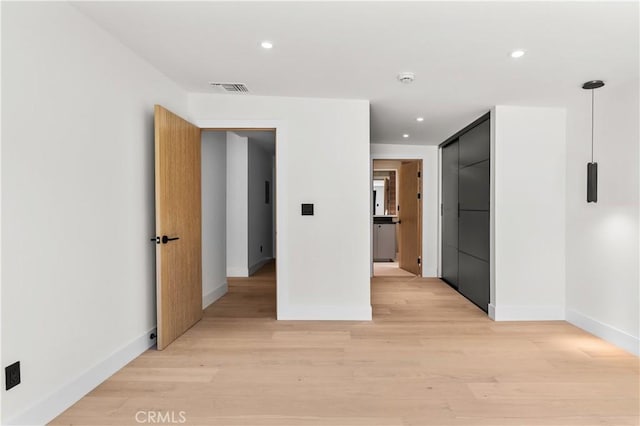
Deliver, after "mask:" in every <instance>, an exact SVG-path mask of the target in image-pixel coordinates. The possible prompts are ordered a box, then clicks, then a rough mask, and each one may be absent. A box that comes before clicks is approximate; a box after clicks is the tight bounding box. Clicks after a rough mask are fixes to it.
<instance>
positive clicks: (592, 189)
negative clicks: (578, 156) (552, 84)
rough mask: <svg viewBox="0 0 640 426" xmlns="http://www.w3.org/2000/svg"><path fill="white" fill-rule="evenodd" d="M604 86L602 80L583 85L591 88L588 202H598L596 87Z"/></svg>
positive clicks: (586, 88) (585, 87) (588, 88)
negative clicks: (595, 142) (595, 139)
mask: <svg viewBox="0 0 640 426" xmlns="http://www.w3.org/2000/svg"><path fill="white" fill-rule="evenodd" d="M602 86H604V81H602V80H591V81H587V82H586V83H584V84H583V85H582V88H583V89H585V90H591V162H590V163H587V203H597V202H598V163H596V162H594V161H593V115H594V93H593V91H594V90H595V89H599V88H601V87H602Z"/></svg>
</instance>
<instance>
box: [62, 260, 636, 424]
mask: <svg viewBox="0 0 640 426" xmlns="http://www.w3.org/2000/svg"><path fill="white" fill-rule="evenodd" d="M275 300H276V299H275V280H274V267H273V264H271V265H268V266H267V267H265V269H263V270H262V271H260V272H258V273H257V274H256V275H254V276H253V277H251V278H248V279H237V280H233V281H231V282H230V283H229V293H228V294H227V295H225V296H224V297H223V298H222V299H220V300H219V301H217V302H216V303H214V304H213V305H211V306H210V307H209V308H207V309H206V311H205V316H204V319H203V320H202V321H201V322H200V323H198V324H196V325H195V326H194V327H193V328H191V329H190V330H189V331H187V333H185V334H184V335H183V336H182V337H180V338H178V340H176V341H175V342H174V343H173V344H172V345H170V346H169V347H168V348H167V349H166V350H164V351H162V352H158V351H155V350H149V351H147V352H145V353H144V354H143V355H141V356H140V357H139V358H137V359H135V360H134V361H133V362H131V363H130V364H129V365H127V366H126V367H125V368H124V369H122V370H121V371H119V372H118V373H116V374H115V375H113V376H112V377H111V378H109V380H107V381H106V382H105V383H103V384H102V385H100V386H99V387H98V388H96V389H95V390H94V391H92V392H91V393H90V394H88V395H87V396H85V397H84V398H83V399H82V400H80V401H79V402H78V403H76V404H75V405H74V406H73V407H71V408H70V409H68V410H67V411H66V412H64V413H63V414H62V415H61V416H59V417H58V418H57V419H55V420H54V421H53V424H85V425H88V424H94V425H97V424H100V425H106V424H135V417H134V416H135V415H136V413H137V412H138V411H140V410H149V411H151V410H154V411H160V412H167V411H168V412H175V416H176V418H177V416H178V413H179V411H184V416H185V417H186V424H199V425H205V424H206V425H248V426H258V425H272V426H276V425H277V426H282V425H295V426H300V425H318V426H319V425H322V426H325V425H339V426H348V425H362V426H364V425H366V426H375V425H474V426H475V425H491V426H495V425H523V424H524V425H580V426H588V425H596V424H597V425H601V424H616V425H637V424H638V420H639V417H638V411H639V399H638V396H639V395H638V373H639V367H638V359H637V358H636V357H634V356H632V355H630V354H628V353H626V352H624V351H622V350H621V349H618V348H616V347H614V346H612V345H610V344H608V343H606V342H604V341H602V340H600V339H598V338H595V337H593V336H591V335H589V334H587V333H585V332H583V331H581V330H580V329H578V328H576V327H574V326H572V325H570V324H568V323H565V322H563V321H557V322H556V321H554V322H505V323H496V322H493V321H491V320H489V319H488V318H487V316H486V315H485V314H484V313H483V312H482V311H480V309H478V308H476V307H475V306H474V305H473V304H472V303H470V302H468V301H467V300H466V299H464V298H463V297H462V296H461V295H459V294H458V293H456V292H455V291H454V290H453V289H451V288H450V287H449V286H447V285H446V284H444V283H442V282H441V281H440V280H438V279H423V278H374V279H373V281H372V305H373V312H374V320H373V321H371V322H342V321H276V320H275V312H276V311H275Z"/></svg>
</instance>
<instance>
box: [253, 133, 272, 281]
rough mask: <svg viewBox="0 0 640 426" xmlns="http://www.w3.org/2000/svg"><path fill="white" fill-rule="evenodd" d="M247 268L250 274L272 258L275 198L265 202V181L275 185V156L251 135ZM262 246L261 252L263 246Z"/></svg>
mask: <svg viewBox="0 0 640 426" xmlns="http://www.w3.org/2000/svg"><path fill="white" fill-rule="evenodd" d="M248 145H249V181H248V186H249V188H248V199H249V200H248V201H249V205H248V206H249V214H248V216H249V217H248V219H249V221H248V222H249V223H248V237H249V238H248V243H249V248H248V267H249V275H252V274H253V273H254V272H256V271H257V270H258V269H260V267H261V266H262V265H264V264H265V262H266V261H268V260H269V259H272V258H273V234H272V231H273V215H272V207H273V200H272V199H270V202H269V204H267V203H265V199H264V196H265V189H264V188H265V184H264V183H265V181H268V182H269V186H270V187H271V185H272V183H273V182H272V178H271V174H272V166H273V164H272V157H271V154H270V153H268V152H267V151H265V150H264V149H262V148H261V147H260V146H258V145H257V144H256V143H252V141H251V138H249V144H248ZM261 246H262V251H261V250H260V247H261Z"/></svg>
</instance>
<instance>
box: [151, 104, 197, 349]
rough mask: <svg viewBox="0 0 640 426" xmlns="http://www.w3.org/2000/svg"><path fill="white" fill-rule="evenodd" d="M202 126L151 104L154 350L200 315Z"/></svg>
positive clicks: (178, 333) (171, 338)
mask: <svg viewBox="0 0 640 426" xmlns="http://www.w3.org/2000/svg"><path fill="white" fill-rule="evenodd" d="M200 154H201V151H200V129H199V128H198V127H196V126H194V125H193V124H191V123H189V122H187V121H185V120H183V119H182V118H180V117H178V116H177V115H175V114H173V113H172V112H171V111H168V110H166V109H165V108H163V107H161V106H159V105H156V106H155V168H156V239H157V240H156V299H157V315H158V332H157V335H158V349H159V350H162V349H164V348H166V347H167V346H168V345H169V344H170V343H171V342H173V341H174V340H175V339H176V338H177V337H179V336H180V335H181V334H182V333H184V332H185V331H186V330H188V329H189V328H190V327H191V326H192V325H194V324H195V323H196V322H198V321H199V320H200V319H201V318H202V232H201V194H200V184H201V182H200Z"/></svg>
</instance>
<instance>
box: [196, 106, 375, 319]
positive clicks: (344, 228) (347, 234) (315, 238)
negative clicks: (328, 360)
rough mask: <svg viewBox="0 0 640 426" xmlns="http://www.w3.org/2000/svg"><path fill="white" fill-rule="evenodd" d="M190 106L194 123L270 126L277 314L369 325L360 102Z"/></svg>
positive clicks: (364, 130)
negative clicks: (311, 208) (308, 206)
mask: <svg viewBox="0 0 640 426" xmlns="http://www.w3.org/2000/svg"><path fill="white" fill-rule="evenodd" d="M189 100H190V101H189V105H190V114H192V116H193V117H194V119H195V120H196V123H197V124H199V125H201V126H202V127H217V126H223V127H225V126H227V127H238V126H240V127H251V126H255V127H263V128H264V127H275V128H276V129H277V134H276V138H277V144H276V161H277V170H276V173H277V178H276V185H277V188H276V189H277V191H276V197H277V200H276V202H277V206H278V207H277V208H278V213H277V219H276V220H277V229H278V233H277V240H278V242H277V247H278V256H277V261H276V262H277V264H276V266H277V269H278V291H277V292H278V318H279V319H357V320H364V319H370V318H371V303H370V289H369V287H370V284H369V262H370V255H369V251H370V249H369V247H370V246H369V241H370V240H369V239H370V217H369V214H370V207H369V192H370V183H369V179H370V175H369V103H368V102H367V101H360V100H336V99H302V98H279V97H258V96H233V95H209V94H191V95H190V96H189ZM328 171H330V172H331V173H328ZM301 203H314V204H315V215H314V216H301V215H300V204H301Z"/></svg>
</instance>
